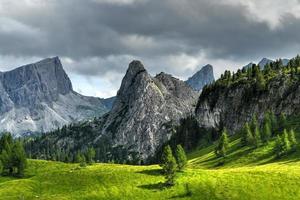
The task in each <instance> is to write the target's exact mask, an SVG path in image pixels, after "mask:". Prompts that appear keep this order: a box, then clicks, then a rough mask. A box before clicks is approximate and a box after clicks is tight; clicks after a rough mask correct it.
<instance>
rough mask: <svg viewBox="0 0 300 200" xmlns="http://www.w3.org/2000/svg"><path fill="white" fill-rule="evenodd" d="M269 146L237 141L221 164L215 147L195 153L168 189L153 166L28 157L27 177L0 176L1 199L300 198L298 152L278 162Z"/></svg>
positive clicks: (264, 199)
mask: <svg viewBox="0 0 300 200" xmlns="http://www.w3.org/2000/svg"><path fill="white" fill-rule="evenodd" d="M273 145H274V142H270V143H269V145H267V146H262V147H260V148H258V149H255V150H253V149H250V148H247V147H243V148H240V147H239V139H235V140H233V141H232V142H231V143H230V146H231V148H230V153H229V155H228V157H227V160H226V162H225V164H224V165H222V166H220V165H219V159H217V158H215V156H214V154H213V149H214V147H213V146H210V147H207V148H205V149H201V150H199V151H195V152H193V153H191V154H190V155H189V158H190V161H189V164H188V166H187V168H186V170H185V171H184V172H182V173H179V174H178V178H177V184H176V186H174V187H172V188H164V187H162V182H163V181H164V177H163V176H162V175H161V174H160V167H159V166H157V165H152V166H129V165H118V164H94V165H92V166H88V167H86V168H79V167H78V164H65V163H58V162H47V161H39V160H30V161H29V166H28V169H27V171H26V177H25V178H23V179H15V178H8V177H0V199H1V200H2V199H3V200H4V199H5V200H10V199H49V200H50V199H51V200H55V199H57V200H64V199H92V200H93V199H95V200H96V199H200V200H201V199H220V200H224V199H228V200H234V199H256V200H258V199H263V200H267V199H270V200H271V199H272V200H274V199H281V200H282V199H300V162H299V161H298V158H300V156H299V153H298V152H299V151H298V152H296V153H294V154H293V155H290V156H289V157H286V158H283V159H282V160H276V159H275V158H274V156H273V154H272V147H273Z"/></svg>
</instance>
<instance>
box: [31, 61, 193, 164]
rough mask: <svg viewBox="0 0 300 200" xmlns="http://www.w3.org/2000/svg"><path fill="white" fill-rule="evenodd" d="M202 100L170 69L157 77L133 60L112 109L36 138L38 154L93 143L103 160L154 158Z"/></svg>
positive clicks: (74, 149) (34, 143) (140, 161)
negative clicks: (169, 71)
mask: <svg viewBox="0 0 300 200" xmlns="http://www.w3.org/2000/svg"><path fill="white" fill-rule="evenodd" d="M197 98H198V93H197V92H196V91H193V90H192V88H190V87H189V86H188V85H187V84H186V83H185V82H183V81H181V80H178V79H176V78H174V77H172V76H171V75H168V74H165V73H160V74H158V75H157V76H155V77H152V76H150V75H149V74H148V72H147V71H146V69H145V68H144V66H143V64H142V63H141V62H140V61H133V62H131V63H130V64H129V67H128V70H127V73H126V75H125V76H124V78H123V80H122V84H121V87H120V89H119V91H118V93H117V96H116V99H115V101H114V104H113V107H112V109H111V111H110V112H109V113H107V114H106V115H104V116H103V117H101V118H100V119H96V120H94V121H91V122H85V123H81V124H74V125H73V126H69V127H65V128H63V129H61V130H57V131H55V132H53V133H49V134H47V135H44V136H43V137H41V138H36V140H35V141H34V142H33V144H32V145H31V146H33V148H31V149H32V151H33V152H32V155H35V157H41V156H44V155H40V153H39V152H43V149H45V148H47V146H49V148H52V147H56V149H61V150H62V151H63V150H69V151H71V152H77V151H78V150H84V149H86V148H87V147H89V146H93V147H95V148H96V151H97V159H98V160H101V161H106V162H107V161H112V160H114V161H115V162H118V163H122V162H125V161H130V162H132V163H142V162H143V163H145V162H150V161H151V159H152V158H153V157H155V153H156V152H157V150H158V149H159V148H160V147H161V146H162V145H163V144H164V143H165V142H166V141H168V140H169V139H170V137H171V135H172V134H173V129H174V126H175V125H178V124H179V121H180V119H181V118H184V117H186V116H187V115H190V114H191V113H193V112H194V109H195V105H196V101H197Z"/></svg>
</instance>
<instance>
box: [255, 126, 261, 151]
mask: <svg viewBox="0 0 300 200" xmlns="http://www.w3.org/2000/svg"><path fill="white" fill-rule="evenodd" d="M260 141H261V136H260V132H259V128H258V126H256V128H255V131H254V147H255V148H257V147H258V146H259V144H260Z"/></svg>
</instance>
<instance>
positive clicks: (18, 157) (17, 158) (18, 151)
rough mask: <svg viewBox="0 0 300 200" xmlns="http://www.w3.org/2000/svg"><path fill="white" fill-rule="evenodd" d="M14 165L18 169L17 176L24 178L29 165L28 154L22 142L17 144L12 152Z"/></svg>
mask: <svg viewBox="0 0 300 200" xmlns="http://www.w3.org/2000/svg"><path fill="white" fill-rule="evenodd" d="M12 164H13V166H14V167H15V168H16V169H17V172H16V174H17V176H19V177H23V176H24V170H25V167H26V165H27V160H26V153H25V150H24V148H23V145H22V143H21V142H19V141H17V142H15V144H14V146H13V150H12Z"/></svg>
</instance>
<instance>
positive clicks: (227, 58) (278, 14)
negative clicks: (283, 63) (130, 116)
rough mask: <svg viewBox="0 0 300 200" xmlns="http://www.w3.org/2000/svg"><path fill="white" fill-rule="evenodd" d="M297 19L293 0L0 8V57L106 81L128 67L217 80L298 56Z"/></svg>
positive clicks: (31, 1) (6, 4) (96, 0)
mask: <svg viewBox="0 0 300 200" xmlns="http://www.w3.org/2000/svg"><path fill="white" fill-rule="evenodd" d="M298 13H300V5H299V2H298V1H297V0H290V1H288V2H285V3H282V1H280V0H265V1H258V0H249V1H242V0H221V1H220V0H210V1H208V0H189V1H182V0H164V1H161V0H44V1H38V0H20V1H18V2H17V3H14V2H13V1H9V0H0V55H2V56H6V57H7V56H10V57H11V56H15V57H25V58H26V57H27V58H32V57H39V58H43V57H48V56H53V55H58V56H60V57H62V58H63V63H64V64H65V65H66V69H67V70H68V71H70V72H72V73H76V74H79V75H83V76H99V77H102V78H106V79H109V80H113V77H119V76H120V74H122V73H124V72H125V70H126V67H127V64H128V62H129V61H130V60H131V59H141V60H143V61H144V62H145V63H146V64H147V66H148V67H149V70H150V72H151V73H158V72H159V71H167V72H168V73H174V74H175V75H176V76H178V77H187V76H189V73H192V72H194V71H195V70H196V67H197V66H198V65H204V64H206V63H207V62H210V63H216V64H217V65H218V66H217V72H216V74H217V75H219V74H220V73H221V72H222V71H223V70H224V69H225V68H230V69H233V67H232V66H228V65H240V64H241V63H246V62H248V61H252V60H257V59H259V58H261V57H265V56H267V57H272V58H274V57H279V56H293V55H295V54H297V53H298V52H299V50H300V48H299V45H300V34H299V33H300V19H299V18H300V14H298ZM221 65H223V66H221ZM235 67H236V66H235ZM117 84H119V83H117ZM117 84H116V88H117Z"/></svg>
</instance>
